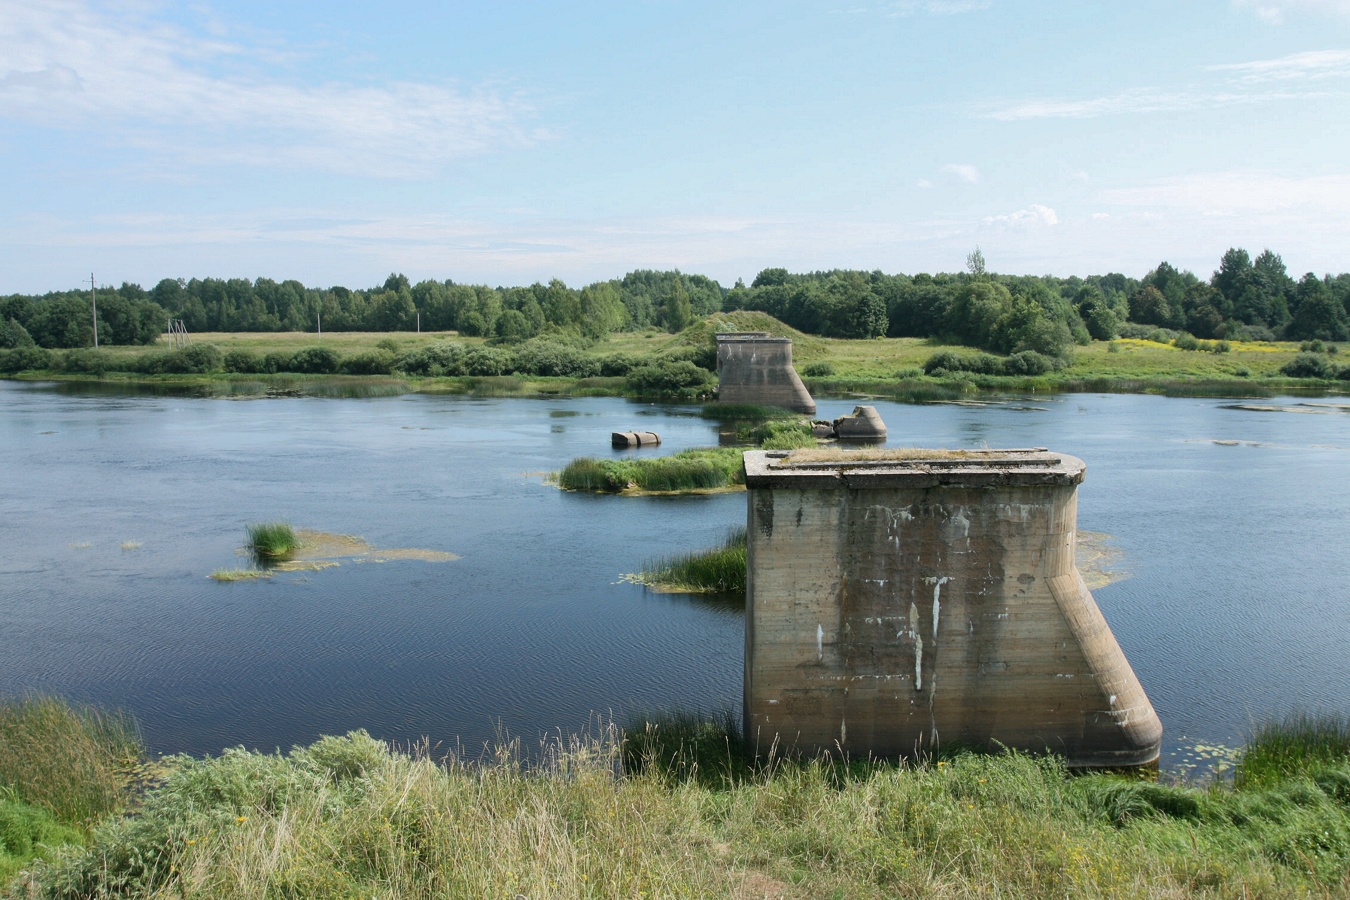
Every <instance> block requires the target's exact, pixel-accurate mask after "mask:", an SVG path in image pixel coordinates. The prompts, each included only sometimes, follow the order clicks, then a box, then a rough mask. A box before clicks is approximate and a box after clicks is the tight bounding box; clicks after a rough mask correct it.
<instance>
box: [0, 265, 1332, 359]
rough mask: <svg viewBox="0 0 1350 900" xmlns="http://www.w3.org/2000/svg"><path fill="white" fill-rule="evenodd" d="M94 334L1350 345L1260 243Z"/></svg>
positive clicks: (1322, 285) (88, 320) (139, 316)
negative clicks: (758, 334)
mask: <svg viewBox="0 0 1350 900" xmlns="http://www.w3.org/2000/svg"><path fill="white" fill-rule="evenodd" d="M97 305H98V336H99V341H100V342H101V343H107V344H150V343H154V341H155V340H156V339H157V338H158V337H159V335H160V334H161V333H163V331H164V330H165V327H166V325H167V323H168V321H169V320H181V321H182V323H183V324H184V326H185V327H186V328H187V329H188V330H189V331H190V332H203V331H311V332H312V331H389V332H394V331H412V330H414V329H420V330H425V331H450V330H455V331H458V332H459V333H461V334H464V335H469V336H479V337H487V338H491V339H493V340H495V341H496V342H498V343H520V342H524V341H528V340H530V339H531V338H534V337H537V336H539V335H544V334H550V333H559V332H560V333H566V334H570V335H573V336H575V337H579V338H582V339H587V340H599V339H601V338H603V337H604V336H606V335H608V334H611V333H613V332H617V331H625V330H645V329H648V328H660V329H665V330H667V331H670V332H678V331H680V330H682V329H683V328H685V327H686V326H688V325H689V324H690V323H692V322H694V321H695V320H697V319H700V318H702V317H704V316H707V315H709V314H711V313H713V312H716V311H718V310H725V311H732V310H738V309H746V310H760V311H763V312H766V313H769V314H770V315H772V316H774V317H775V318H778V319H780V320H781V321H783V322H785V323H786V324H788V325H790V326H792V327H793V328H796V329H798V330H800V331H803V332H806V333H809V334H817V335H823V336H827V337H840V338H872V337H880V336H889V337H922V338H938V339H942V340H944V341H948V342H951V343H960V344H966V345H969V346H973V347H979V348H981V349H984V350H989V351H992V352H996V353H1002V354H1014V353H1018V352H1025V351H1030V352H1035V353H1038V354H1042V355H1047V356H1051V357H1054V356H1062V355H1063V354H1064V353H1065V352H1066V350H1067V349H1068V348H1069V347H1071V346H1072V345H1073V344H1076V343H1086V342H1087V341H1089V340H1093V339H1095V340H1111V339H1113V338H1116V337H1120V336H1127V337H1144V336H1160V335H1159V332H1162V333H1163V334H1164V335H1166V336H1167V337H1168V338H1169V339H1170V338H1172V337H1175V336H1177V335H1178V334H1181V333H1187V334H1190V335H1192V336H1194V337H1196V338H1200V339H1204V340H1276V339H1285V340H1300V341H1306V340H1323V341H1343V340H1347V339H1350V274H1344V273H1343V274H1340V275H1336V276H1331V275H1325V276H1322V277H1319V276H1317V275H1315V274H1313V273H1311V272H1310V273H1308V274H1306V275H1304V276H1303V277H1302V278H1300V279H1298V280H1297V281H1296V280H1295V279H1294V278H1292V277H1291V276H1290V275H1289V274H1288V273H1287V272H1286V270H1285V266H1284V262H1283V261H1282V260H1281V258H1280V256H1279V255H1278V254H1276V253H1273V252H1271V251H1270V250H1265V251H1263V252H1262V253H1261V254H1260V255H1259V256H1257V257H1256V258H1255V259H1253V258H1252V257H1251V256H1250V254H1248V252H1247V251H1246V250H1243V249H1240V248H1233V249H1230V250H1229V251H1228V252H1227V253H1225V254H1224V255H1223V258H1222V259H1221V260H1220V262H1219V268H1218V269H1217V270H1215V272H1214V273H1213V275H1212V276H1211V277H1210V278H1209V280H1207V281H1206V280H1202V279H1201V278H1199V277H1197V276H1196V275H1195V274H1193V273H1191V272H1188V271H1180V270H1178V269H1176V268H1175V267H1173V266H1172V265H1170V264H1169V263H1167V262H1162V263H1160V264H1159V265H1158V266H1157V267H1156V268H1155V269H1153V270H1152V271H1150V272H1149V273H1148V274H1146V275H1145V276H1144V277H1143V278H1138V279H1136V278H1131V277H1128V276H1125V275H1122V274H1119V273H1109V274H1106V275H1093V276H1089V277H1087V278H1079V277H1076V276H1075V277H1069V278H1060V277H1056V276H1050V275H1046V276H1016V275H998V274H992V273H989V272H987V271H986V270H985V266H984V259H983V257H982V255H981V254H980V252H979V250H978V248H977V249H976V250H975V251H974V252H972V253H971V254H970V256H969V257H968V258H967V265H966V268H965V270H964V271H961V272H956V273H939V274H935V275H929V274H916V275H902V274H897V275H888V274H885V273H882V272H880V271H872V272H865V271H857V270H843V269H840V270H833V271H827V272H810V273H804V274H793V273H790V272H788V271H787V270H786V269H784V268H768V269H765V270H763V271H761V272H760V273H759V274H758V275H757V276H756V277H755V279H754V281H753V282H752V283H751V284H750V285H749V286H747V285H745V284H744V283H742V282H741V281H739V280H738V281H737V282H736V284H735V285H734V286H732V287H730V288H724V287H722V286H721V285H720V284H718V283H717V282H716V281H714V280H712V279H710V278H707V277H705V276H702V275H690V274H685V273H682V272H679V271H651V270H639V271H634V272H629V273H628V274H626V275H624V276H623V277H622V278H618V279H612V280H609V281H601V282H596V283H594V284H590V285H587V286H585V287H582V288H571V287H568V286H567V285H566V284H564V283H563V282H562V281H560V280H558V279H554V280H552V281H550V282H549V283H548V284H542V283H536V284H533V285H530V286H528V287H489V286H486V285H468V284H456V283H455V282H453V281H450V280H445V281H434V280H427V281H421V282H418V283H417V284H411V283H410V282H409V280H408V278H406V277H405V276H403V275H401V274H391V275H390V276H389V277H388V278H387V279H386V280H385V282H384V284H382V285H380V286H378V287H374V288H369V289H361V290H351V289H348V288H345V287H330V288H316V287H306V286H305V285H303V284H301V283H300V282H298V281H294V280H287V281H282V282H276V281H273V280H271V279H268V278H258V279H256V280H254V281H249V280H248V279H245V278H231V279H218V278H206V279H197V278H193V279H191V280H183V279H169V278H166V279H164V280H162V281H160V282H159V283H158V284H157V285H155V286H154V287H153V288H151V289H150V290H145V289H143V288H141V287H140V286H139V285H135V284H126V283H124V284H122V285H121V287H118V288H110V287H109V288H100V289H99V290H98V292H97ZM93 339H94V322H93V316H92V311H91V308H90V297H89V294H88V292H87V291H82V290H81V291H61V292H52V293H48V294H45V295H42V296H28V295H21V294H13V295H9V296H4V297H0V347H3V348H16V347H25V346H38V347H45V348H77V347H87V346H90V345H92V343H93Z"/></svg>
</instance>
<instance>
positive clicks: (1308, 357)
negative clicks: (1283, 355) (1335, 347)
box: [1280, 353, 1336, 378]
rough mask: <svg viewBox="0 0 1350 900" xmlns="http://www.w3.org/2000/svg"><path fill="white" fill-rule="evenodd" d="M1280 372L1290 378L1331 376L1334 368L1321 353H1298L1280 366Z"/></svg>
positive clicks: (1334, 372) (1334, 370)
mask: <svg viewBox="0 0 1350 900" xmlns="http://www.w3.org/2000/svg"><path fill="white" fill-rule="evenodd" d="M1280 374H1281V375H1288V376H1289V377H1290V378H1331V377H1333V376H1334V375H1335V374H1336V368H1335V366H1333V365H1332V364H1331V361H1330V360H1328V359H1327V358H1326V356H1325V355H1323V354H1321V353H1300V354H1299V355H1298V356H1295V357H1294V358H1293V359H1292V360H1290V361H1289V362H1287V363H1285V364H1284V365H1283V366H1281V367H1280Z"/></svg>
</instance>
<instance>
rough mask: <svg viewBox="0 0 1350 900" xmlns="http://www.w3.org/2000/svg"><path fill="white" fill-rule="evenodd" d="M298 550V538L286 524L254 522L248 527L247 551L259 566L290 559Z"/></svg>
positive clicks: (293, 530) (288, 524)
mask: <svg viewBox="0 0 1350 900" xmlns="http://www.w3.org/2000/svg"><path fill="white" fill-rule="evenodd" d="M299 549H300V537H299V535H297V534H296V533H295V529H294V528H292V527H291V525H290V523H288V522H254V523H252V524H251V525H249V526H248V551H249V552H250V553H251V554H253V558H254V559H255V560H257V561H258V562H259V564H261V565H271V564H273V563H278V562H282V561H283V560H287V559H290V558H291V557H292V556H294V555H295V552H296V551H297V550H299Z"/></svg>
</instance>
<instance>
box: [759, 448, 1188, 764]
mask: <svg viewBox="0 0 1350 900" xmlns="http://www.w3.org/2000/svg"><path fill="white" fill-rule="evenodd" d="M745 467H746V487H747V489H748V498H749V499H748V507H749V512H748V553H749V563H748V564H749V572H748V575H749V583H748V587H747V606H746V626H745V629H746V630H745V718H744V722H745V730H746V738H747V741H748V743H749V746H751V747H754V748H757V749H758V752H761V753H763V752H766V751H768V749H769V748H770V747H771V746H773V745H775V744H777V746H778V747H780V748H795V749H796V750H799V751H803V752H806V753H817V752H828V753H834V754H840V753H842V754H846V755H848V756H850V757H852V758H865V757H900V756H913V755H915V754H919V753H924V752H928V751H930V750H932V749H933V748H935V747H937V746H939V745H940V744H943V743H960V744H964V745H968V746H975V747H983V748H988V749H991V750H993V749H997V748H998V747H1001V746H1004V747H1012V748H1016V749H1020V750H1026V751H1030V752H1045V751H1051V752H1054V753H1057V754H1060V755H1061V756H1063V757H1064V758H1065V759H1066V760H1067V762H1068V764H1069V765H1071V766H1088V767H1114V766H1138V765H1147V764H1150V763H1152V762H1154V761H1155V760H1156V759H1157V757H1158V751H1159V747H1160V744H1161V740H1162V725H1161V723H1160V722H1159V721H1158V717H1157V715H1156V714H1155V713H1154V711H1153V707H1152V705H1151V704H1150V703H1149V700H1148V697H1147V696H1146V695H1145V694H1144V690H1143V688H1142V687H1141V686H1140V684H1139V681H1138V679H1137V678H1136V677H1135V674H1134V671H1133V670H1132V669H1131V668H1130V665H1129V663H1128V662H1127V661H1126V659H1125V656H1124V654H1123V653H1122V652H1121V650H1120V647H1119V645H1118V644H1117V643H1116V640H1115V637H1114V636H1113V635H1112V633H1111V629H1110V628H1109V627H1108V626H1107V624H1106V621H1105V619H1104V618H1103V617H1102V614H1101V611H1100V610H1099V609H1098V608H1097V604H1096V603H1095V601H1094V600H1093V599H1092V595H1091V594H1090V593H1089V591H1088V589H1087V587H1086V586H1085V585H1084V584H1083V581H1082V578H1081V577H1080V576H1079V574H1078V570H1077V568H1076V567H1075V564H1074V541H1075V533H1076V529H1077V502H1078V499H1077V498H1078V493H1077V492H1078V484H1079V483H1080V482H1081V481H1082V480H1083V474H1084V471H1085V469H1086V467H1085V466H1084V464H1083V462H1082V461H1081V460H1078V459H1075V458H1073V457H1071V456H1063V455H1060V454H1054V453H1048V452H1046V451H1044V450H988V451H889V452H888V451H867V452H860V453H849V452H848V451H819V450H816V451H811V450H807V451H794V452H792V453H787V452H774V451H770V452H765V451H752V452H749V453H746V455H745Z"/></svg>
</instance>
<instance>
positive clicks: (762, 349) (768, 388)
mask: <svg viewBox="0 0 1350 900" xmlns="http://www.w3.org/2000/svg"><path fill="white" fill-rule="evenodd" d="M717 399H718V401H719V402H721V403H763V404H766V405H768V406H781V407H783V408H784V409H790V410H792V411H794V412H800V413H805V414H807V415H813V414H814V413H815V411H816V401H815V400H812V399H811V393H810V392H809V391H808V390H807V389H806V385H804V384H802V380H801V378H800V377H799V376H798V375H797V370H796V369H794V368H793V367H792V340H791V339H790V338H776V337H769V335H768V334H767V333H765V332H761V331H737V332H727V333H723V334H719V335H717Z"/></svg>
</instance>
